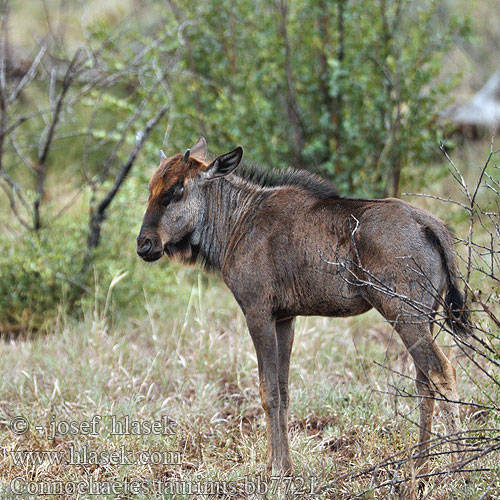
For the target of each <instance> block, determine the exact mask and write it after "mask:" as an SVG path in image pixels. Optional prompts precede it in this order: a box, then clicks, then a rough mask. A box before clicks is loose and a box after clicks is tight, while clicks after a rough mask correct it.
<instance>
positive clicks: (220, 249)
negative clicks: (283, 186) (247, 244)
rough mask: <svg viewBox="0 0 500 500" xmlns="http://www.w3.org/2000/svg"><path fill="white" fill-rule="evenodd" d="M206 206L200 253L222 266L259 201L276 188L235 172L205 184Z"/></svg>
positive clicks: (207, 261)
mask: <svg viewBox="0 0 500 500" xmlns="http://www.w3.org/2000/svg"><path fill="white" fill-rule="evenodd" d="M204 191H205V193H204V194H205V197H206V200H207V202H206V210H205V211H204V214H203V220H202V223H201V232H200V239H199V248H200V254H201V256H202V258H203V260H204V263H205V266H206V267H208V268H215V269H218V270H221V269H222V266H223V264H224V259H225V256H226V255H228V253H230V252H232V250H233V249H234V248H235V246H236V245H237V244H238V241H239V235H241V234H244V231H245V230H246V229H245V228H247V229H248V228H250V227H251V220H252V217H253V216H254V214H255V213H256V212H257V210H258V207H259V205H260V204H261V203H262V201H263V200H264V199H266V198H267V197H268V196H269V195H270V193H271V192H272V191H273V190H272V189H269V188H263V187H260V186H257V185H253V184H250V183H248V182H246V181H245V180H243V179H240V178H238V177H236V176H234V175H229V176H227V177H222V178H220V179H217V180H215V181H213V182H210V183H208V184H207V185H206V186H205V187H204Z"/></svg>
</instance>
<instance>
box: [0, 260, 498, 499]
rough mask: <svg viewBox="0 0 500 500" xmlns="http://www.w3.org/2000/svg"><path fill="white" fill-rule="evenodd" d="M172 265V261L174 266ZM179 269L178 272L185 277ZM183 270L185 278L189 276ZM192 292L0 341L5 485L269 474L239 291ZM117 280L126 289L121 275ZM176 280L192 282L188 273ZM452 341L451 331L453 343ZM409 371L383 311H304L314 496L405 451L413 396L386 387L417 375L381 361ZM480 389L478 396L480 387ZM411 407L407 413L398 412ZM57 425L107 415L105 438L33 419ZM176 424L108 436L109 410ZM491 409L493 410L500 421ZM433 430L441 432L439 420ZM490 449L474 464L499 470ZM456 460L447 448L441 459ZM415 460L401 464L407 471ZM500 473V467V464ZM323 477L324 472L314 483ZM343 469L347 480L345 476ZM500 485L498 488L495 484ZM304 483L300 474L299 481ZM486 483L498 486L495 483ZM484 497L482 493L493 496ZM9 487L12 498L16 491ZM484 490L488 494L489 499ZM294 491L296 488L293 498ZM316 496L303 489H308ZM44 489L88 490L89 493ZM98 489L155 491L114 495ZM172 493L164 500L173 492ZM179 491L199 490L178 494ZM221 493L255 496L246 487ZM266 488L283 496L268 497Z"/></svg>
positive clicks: (306, 473)
mask: <svg viewBox="0 0 500 500" xmlns="http://www.w3.org/2000/svg"><path fill="white" fill-rule="evenodd" d="M164 265H165V264H164ZM181 272H182V271H179V273H181ZM182 277H183V278H184V279H185V278H186V275H185V274H182ZM192 282H193V283H192V290H191V295H190V300H189V302H188V303H187V304H186V303H165V302H164V301H163V300H162V297H161V295H160V294H159V295H158V296H155V297H146V298H145V313H144V316H143V317H142V318H138V319H137V320H135V321H130V322H120V321H118V322H117V323H115V324H114V322H113V315H112V314H110V313H109V311H108V312H106V314H104V312H99V311H97V310H93V311H88V314H87V315H86V317H85V319H84V320H83V321H80V322H78V323H75V322H74V321H73V322H71V321H67V320H66V319H65V318H61V319H60V322H59V324H58V325H56V327H55V328H54V332H53V333H51V334H47V335H45V336H43V337H40V336H39V337H36V338H33V339H24V340H22V339H19V340H17V341H14V342H4V343H1V344H0V356H1V358H2V361H3V362H2V367H1V369H0V370H1V371H0V418H1V427H0V444H1V449H2V455H1V456H0V478H1V480H2V484H3V485H4V486H5V485H7V484H8V483H9V481H11V480H12V479H13V478H15V477H17V476H22V477H24V478H26V479H29V480H32V481H36V482H41V481H45V482H53V481H63V482H65V483H69V482H71V481H79V480H82V479H83V478H87V479H88V478H89V477H92V478H93V480H94V481H99V482H101V483H102V482H104V481H118V482H121V483H125V482H131V481H134V480H136V481H139V480H140V481H146V482H148V483H151V482H152V481H160V480H163V481H166V480H169V479H170V480H176V481H178V482H179V481H187V482H191V484H196V483H198V484H199V483H200V482H205V483H207V482H208V481H230V480H231V481H235V482H236V483H235V484H236V486H234V488H235V490H239V489H241V488H243V481H244V479H243V478H244V477H245V476H247V477H249V478H251V480H252V481H255V480H256V479H255V478H256V477H257V476H259V475H261V474H262V473H263V469H264V461H265V428H264V418H263V412H262V410H261V408H260V402H259V396H258V389H257V387H258V385H257V370H256V359H255V354H254V350H253V347H252V344H251V340H250V337H249V335H248V333H247V332H246V328H245V326H244V319H243V316H242V315H241V313H240V312H239V311H238V310H237V306H236V304H235V303H234V301H233V299H232V298H231V297H230V295H229V292H228V291H227V290H225V289H224V288H223V286H222V285H221V284H219V283H218V282H216V281H215V280H209V281H208V285H207V284H205V283H206V280H204V279H201V278H199V279H196V278H195V279H193V280H192ZM117 286H120V285H119V284H118V285H117ZM180 286H187V285H186V283H184V284H183V285H180ZM444 340H449V339H444ZM374 360H376V361H378V362H379V363H385V364H386V366H388V367H390V368H391V369H394V370H397V371H398V372H401V373H404V374H408V375H412V368H411V364H410V362H409V359H408V357H407V355H406V354H405V352H404V350H403V348H402V344H401V343H400V342H399V339H396V338H395V337H393V335H392V332H391V329H390V327H389V325H387V324H384V323H383V321H382V319H381V318H380V317H379V316H378V315H377V314H376V313H374V312H370V313H368V314H366V315H364V316H361V317H356V318H351V319H347V320H329V319H324V318H302V319H300V320H299V321H298V325H297V334H296V342H295V345H294V351H293V367H292V371H291V409H290V414H291V415H290V437H291V447H292V459H293V461H294V463H295V467H296V472H297V474H298V475H299V476H301V477H303V478H305V479H306V484H309V481H313V484H314V487H315V488H316V487H320V486H321V485H323V486H324V485H325V484H327V483H329V488H328V489H327V490H326V491H325V492H323V493H321V494H320V495H318V496H316V497H315V498H351V497H352V496H355V495H356V494H358V493H361V492H363V491H364V490H367V489H370V487H373V486H376V485H377V481H378V482H382V481H384V478H385V472H384V471H383V470H380V471H376V472H375V473H372V474H367V475H363V476H361V477H357V478H355V479H353V480H349V475H351V474H353V473H355V472H356V471H359V470H362V469H364V468H367V467H370V466H372V465H374V464H376V463H378V462H380V461H381V460H382V459H384V458H385V457H389V456H391V455H394V454H396V453H401V454H402V455H401V456H400V457H398V458H402V457H404V456H406V455H407V454H408V450H409V449H410V447H411V446H412V445H414V444H415V443H416V437H417V429H416V427H415V426H414V425H413V424H411V422H410V420H416V418H417V417H416V403H417V401H416V400H414V399H411V398H410V399H404V398H403V399H402V398H398V399H395V398H394V397H392V396H390V395H387V394H384V392H385V391H387V390H388V384H395V385H397V386H399V387H404V388H406V389H408V390H413V388H412V385H411V383H410V381H409V380H406V379H404V378H402V377H399V376H397V375H395V374H394V373H393V372H391V371H389V370H386V369H383V368H381V367H380V366H379V365H377V364H375V363H374ZM475 376H477V373H475V372H474V369H473V368H470V367H469V374H468V375H465V374H464V372H463V371H461V372H460V373H459V377H460V394H461V395H462V396H463V397H464V399H466V400H467V399H474V400H476V399H477V398H478V396H477V392H478V391H477V388H476V385H475V384H479V385H481V387H482V389H483V390H485V391H488V389H487V387H486V382H485V381H484V380H483V379H481V378H478V379H475V380H471V378H472V379H474V377H475ZM479 398H480V399H481V398H482V396H479ZM401 414H403V415H406V418H402V417H401V416H400V415H401ZM17 415H23V416H25V417H26V418H27V419H28V420H29V422H30V426H31V428H30V430H29V431H28V432H27V433H26V434H24V435H21V436H16V435H14V434H13V433H12V432H11V431H10V430H9V428H8V424H9V422H10V421H11V419H12V418H13V417H15V416H17ZM53 415H54V416H55V419H56V420H57V421H77V422H84V421H90V420H91V419H92V417H93V416H94V415H101V416H102V417H103V419H104V420H103V423H102V424H101V428H100V429H101V432H100V433H99V435H98V436H95V437H92V436H85V435H82V434H78V435H68V436H56V437H55V439H47V438H46V437H44V436H42V435H40V433H39V432H38V431H37V430H35V429H34V427H35V426H42V427H43V428H44V429H49V428H50V422H51V416H53ZM109 415H116V416H117V417H118V418H122V417H124V416H125V415H129V416H130V418H131V420H136V421H141V422H142V421H151V420H159V419H161V417H162V416H163V415H167V416H168V417H169V418H170V419H173V420H174V421H175V422H176V433H175V435H168V436H145V435H140V436H133V435H128V436H111V435H110V434H109V427H110V426H109V421H108V420H106V419H105V417H106V416H109ZM462 417H463V421H464V425H465V427H467V428H468V429H479V428H487V427H495V426H496V427H497V428H498V426H499V422H498V415H495V414H493V413H488V412H485V411H483V412H480V413H478V412H475V411H469V410H468V408H467V407H464V412H463V415H462ZM495 418H496V419H497V420H496V421H495ZM435 429H436V431H437V432H442V431H443V430H444V428H443V425H442V423H441V421H440V420H439V417H438V418H437V421H436V424H435ZM120 446H123V447H124V449H125V450H127V451H132V452H136V453H138V452H139V451H141V450H150V451H167V450H170V451H179V452H180V454H181V464H180V465H110V464H103V463H100V464H91V465H86V466H80V465H66V464H61V465H48V464H47V463H43V464H41V465H24V466H21V465H15V463H14V461H13V458H12V456H11V453H10V452H11V451H13V450H60V451H63V450H65V451H66V452H69V449H70V448H71V447H74V449H77V450H81V449H83V448H84V447H87V449H88V450H94V451H97V450H113V449H119V448H120ZM497 461H498V457H494V456H487V457H485V458H483V459H481V460H480V461H479V462H478V463H475V464H474V465H475V466H476V467H479V466H481V467H484V468H491V467H495V466H496V467H498V466H497ZM444 467H446V457H437V458H436V459H434V460H433V462H432V470H433V471H442V470H443V468H444ZM411 468H412V464H411V463H409V464H408V463H407V464H403V465H401V468H400V477H403V476H405V475H411ZM497 470H498V469H497ZM311 478H314V479H311ZM339 478H343V479H341V480H339ZM492 481H495V483H494V484H496V486H495V487H496V488H497V489H496V490H495V489H491V488H490V489H489V490H488V485H489V484H490V483H491V482H492ZM496 481H497V480H496V476H494V475H492V472H475V473H471V474H470V475H469V477H468V479H467V481H466V480H465V479H464V478H463V477H462V476H460V475H455V476H448V477H446V479H445V480H444V481H443V480H442V478H441V477H440V476H437V477H436V478H432V479H430V480H429V481H428V482H427V483H426V484H425V485H424V493H425V492H430V491H431V490H432V492H431V493H430V496H428V498H436V499H438V498H443V499H445V498H463V499H471V498H498V497H495V496H494V493H493V492H494V491H498V483H497V482H496ZM296 484H297V483H296ZM417 489H418V488H417V485H416V483H415V482H413V483H412V482H411V481H410V482H409V483H408V484H401V485H399V486H396V487H393V488H392V489H391V488H381V489H380V490H375V491H373V492H371V493H369V494H366V495H363V496H362V498H384V499H385V498H405V499H406V498H416V497H415V496H412V495H416V491H417ZM487 491H489V493H487ZM483 494H484V495H486V496H484V495H483ZM4 495H5V496H4V497H2V498H9V497H8V494H7V489H5V493H4ZM481 495H483V496H481ZM284 497H285V498H289V497H290V496H287V495H284ZM306 497H307V496H305V495H302V498H306ZM36 498H87V497H86V496H85V495H82V496H79V497H77V496H76V495H67V496H62V497H61V496H57V497H56V496H47V497H45V496H41V495H37V496H36ZM93 498H138V499H143V498H144V499H146V498H148V499H149V498H153V496H152V495H151V494H144V495H141V494H139V495H136V496H133V495H128V496H127V495H121V496H120V495H115V496H113V495H110V496H107V497H106V496H97V497H93ZM165 498H167V497H165ZM170 498H201V496H196V495H194V496H193V495H184V496H183V495H176V496H174V497H170ZM213 498H246V496H245V495H244V494H243V493H235V494H233V495H232V496H224V495H223V494H220V495H218V496H213ZM268 498H274V497H273V496H269V497H268Z"/></svg>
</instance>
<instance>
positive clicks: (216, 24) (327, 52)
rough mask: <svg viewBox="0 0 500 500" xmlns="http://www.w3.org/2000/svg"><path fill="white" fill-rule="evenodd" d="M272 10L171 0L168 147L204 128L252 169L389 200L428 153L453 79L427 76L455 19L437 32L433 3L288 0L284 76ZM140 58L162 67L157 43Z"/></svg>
mask: <svg viewBox="0 0 500 500" xmlns="http://www.w3.org/2000/svg"><path fill="white" fill-rule="evenodd" d="M278 4H279V2H277V3H276V4H271V5H270V4H269V3H268V2H260V1H259V2H247V1H243V2H237V3H234V2H231V1H229V0H221V1H220V2H217V3H214V2H206V3H203V4H200V3H197V2H183V3H182V5H183V9H184V13H183V15H184V16H185V18H186V19H187V20H188V23H187V25H186V27H185V30H184V31H183V38H184V45H183V46H182V48H181V59H180V67H181V68H182V69H183V70H184V71H179V73H178V74H176V75H175V77H172V78H171V80H172V83H173V84H172V86H171V90H172V95H173V99H172V105H173V113H174V114H173V119H174V120H175V125H174V128H175V130H174V133H173V134H172V136H171V137H170V140H171V141H170V142H171V144H169V145H168V146H169V149H170V147H171V146H172V150H173V151H177V150H178V149H182V148H185V147H187V146H189V144H190V143H191V142H192V141H193V140H194V139H195V138H196V135H197V134H200V133H203V134H204V135H206V136H207V138H208V139H209V144H210V146H211V147H212V148H213V149H215V150H217V151H220V150H223V149H227V148H228V147H233V146H234V145H236V144H237V143H239V144H242V145H243V146H244V148H245V149H246V151H247V155H248V156H250V158H251V159H252V160H254V161H256V162H259V163H262V164H263V165H267V166H271V167H283V166H286V165H289V164H292V165H294V164H295V165H296V166H302V167H306V168H309V169H311V170H314V171H318V172H320V173H323V174H325V175H328V176H329V177H330V178H331V179H332V180H333V182H335V183H336V184H337V185H338V187H339V188H340V189H341V191H342V192H344V193H345V194H349V195H368V196H380V195H384V194H390V193H391V192H392V191H393V184H394V183H396V188H397V184H398V182H397V181H398V179H399V174H400V172H401V170H403V169H404V167H405V166H406V165H407V164H408V163H411V164H413V165H423V164H425V163H427V162H428V161H429V160H430V159H432V158H433V156H435V155H436V152H437V151H438V148H437V145H438V143H439V139H441V138H442V135H443V130H442V129H441V128H440V127H439V126H438V123H437V118H438V116H439V113H440V111H441V110H442V109H443V108H444V107H445V106H446V105H447V99H446V95H447V94H448V91H449V89H450V87H451V86H452V84H453V83H454V80H453V79H452V78H448V79H438V77H439V73H440V68H441V64H440V63H441V61H442V58H443V57H444V55H445V54H446V53H447V51H448V49H449V48H450V46H451V42H452V40H453V38H454V37H456V36H465V35H466V34H467V24H466V22H465V21H464V20H460V19H458V18H456V19H453V20H452V21H451V22H450V23H449V24H448V25H447V26H443V25H442V24H441V23H440V22H439V21H438V20H437V19H438V16H437V8H438V2H437V1H435V0H425V1H422V2H410V1H409V0H370V2H358V1H352V0H344V1H342V2H337V3H330V2H324V1H321V0H301V1H298V2H293V3H292V2H290V3H289V6H288V15H287V17H286V19H285V26H286V29H287V37H288V51H289V56H290V68H289V70H290V73H289V74H288V75H287V71H286V67H285V43H286V41H285V39H284V37H283V36H282V33H281V32H280V28H279V26H280V22H281V20H282V18H283V13H282V12H281V11H280V10H279V8H278ZM160 12H161V10H160ZM163 12H164V15H165V18H166V19H167V18H169V19H170V21H171V18H172V16H171V11H170V10H169V9H167V10H166V11H163ZM368 13H372V14H374V15H371V14H370V15H369V14H368ZM221 20H224V22H223V24H224V29H222V28H221ZM243 20H244V22H243ZM168 44H171V42H170V41H169V42H168ZM169 47H170V45H169ZM167 50H168V49H167ZM149 57H150V58H151V59H150V60H151V61H152V62H153V63H154V64H156V65H158V66H160V67H161V58H162V57H164V48H162V49H161V50H159V51H158V52H157V53H155V51H153V52H152V53H151V54H150V55H149ZM289 86H291V87H292V91H293V93H294V96H293V98H292V101H294V102H293V103H292V105H293V106H294V107H295V108H296V111H297V113H298V116H299V122H300V123H299V125H298V128H299V129H301V133H302V136H303V141H304V144H303V145H302V147H301V151H300V154H299V156H297V155H296V154H294V148H295V147H296V146H297V145H296V137H295V136H294V132H293V131H292V128H293V127H292V124H291V119H290V115H289V113H288V111H287V109H288V107H289V99H290V96H289V93H290V90H289ZM297 162H299V164H298V165H297ZM396 174H397V175H398V177H397V178H396V179H395V178H394V177H395V175H396ZM414 177H417V178H421V172H419V171H418V167H417V171H416V172H415V173H414Z"/></svg>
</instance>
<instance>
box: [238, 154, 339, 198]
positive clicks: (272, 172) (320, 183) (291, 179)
mask: <svg viewBox="0 0 500 500" xmlns="http://www.w3.org/2000/svg"><path fill="white" fill-rule="evenodd" d="M234 174H235V175H236V176H237V177H240V178H242V179H244V180H246V181H248V182H250V183H252V184H257V185H258V186H262V187H276V186H297V187H299V188H302V189H304V190H306V191H309V192H310V193H312V194H313V195H315V196H317V197H318V198H320V199H326V198H340V195H339V192H338V191H337V189H336V188H335V186H334V185H333V184H332V183H331V182H329V181H327V180H326V179H323V178H322V177H320V176H319V175H316V174H313V173H311V172H308V171H307V170H296V169H294V168H291V167H288V168H284V169H264V168H262V167H259V166H257V165H253V164H249V163H243V164H241V165H240V166H239V167H238V168H237V169H236V170H235V172H234Z"/></svg>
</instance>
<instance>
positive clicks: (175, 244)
mask: <svg viewBox="0 0 500 500" xmlns="http://www.w3.org/2000/svg"><path fill="white" fill-rule="evenodd" d="M160 153H161V158H160V165H159V167H158V168H157V170H156V172H155V173H154V174H153V177H152V178H151V180H150V181H149V199H148V206H147V209H146V213H145V214H144V219H143V222H142V226H141V230H140V232H139V236H138V237H137V253H138V255H139V256H140V257H142V258H143V259H144V260H145V261H148V262H151V261H154V260H158V259H159V258H160V257H161V256H162V255H163V253H164V252H165V253H166V254H167V255H169V256H179V257H181V258H183V259H189V258H190V257H191V256H192V247H193V246H194V245H197V244H198V241H199V236H200V231H201V227H200V226H201V222H202V220H203V214H204V211H205V206H206V199H205V196H204V190H203V187H204V186H206V184H207V183H208V182H211V181H213V180H214V179H217V178H218V177H222V176H225V175H227V174H229V173H231V172H232V171H233V170H234V169H235V168H236V167H237V166H238V164H239V163H240V161H241V157H242V155H243V149H242V148H241V147H237V148H236V149H234V150H233V151H230V152H229V153H226V154H224V155H221V156H219V157H218V158H216V159H215V160H214V161H212V162H211V163H206V153H207V143H206V141H205V139H204V138H203V137H200V138H199V139H198V141H197V142H196V144H195V145H194V146H193V147H192V148H191V149H188V150H187V151H186V152H185V153H184V154H183V155H182V154H177V155H175V156H172V157H167V156H165V154H164V153H163V151H161V152H160Z"/></svg>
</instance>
